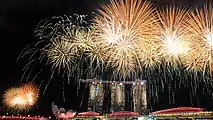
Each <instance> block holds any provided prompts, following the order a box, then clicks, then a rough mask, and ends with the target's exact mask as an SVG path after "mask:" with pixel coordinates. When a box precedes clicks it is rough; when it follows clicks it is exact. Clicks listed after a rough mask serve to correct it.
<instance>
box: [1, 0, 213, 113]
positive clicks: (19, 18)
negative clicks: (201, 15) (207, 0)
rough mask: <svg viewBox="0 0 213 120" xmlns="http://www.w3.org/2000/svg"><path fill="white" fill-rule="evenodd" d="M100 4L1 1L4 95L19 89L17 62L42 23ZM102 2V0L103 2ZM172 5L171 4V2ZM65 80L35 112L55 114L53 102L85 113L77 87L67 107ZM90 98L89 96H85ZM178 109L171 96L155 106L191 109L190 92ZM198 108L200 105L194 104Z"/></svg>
mask: <svg viewBox="0 0 213 120" xmlns="http://www.w3.org/2000/svg"><path fill="white" fill-rule="evenodd" d="M97 1H98V0H1V1H0V36H1V37H0V41H1V44H0V45H1V47H0V49H1V62H0V63H1V68H0V69H1V80H0V85H1V86H0V95H2V93H3V91H4V90H5V89H7V88H9V87H11V86H14V85H19V83H20V79H21V75H22V73H23V71H21V69H22V68H23V65H24V64H26V61H19V62H16V60H17V57H18V56H19V54H20V53H21V51H22V50H23V48H24V47H25V46H26V45H28V44H30V43H32V42H33V41H35V39H34V29H35V28H36V26H37V24H38V23H39V21H40V20H43V19H44V18H50V17H52V16H59V15H72V14H73V13H91V12H93V11H95V9H96V8H97V7H98V3H97ZM99 1H101V0H99ZM153 1H156V2H157V3H160V4H161V2H159V1H164V3H166V4H168V3H171V0H153ZM169 1H170V2H169ZM173 2H174V3H176V4H183V5H190V6H192V5H195V4H196V5H198V6H200V5H201V3H202V0H173ZM60 82H61V80H54V81H53V82H51V83H50V85H49V88H48V90H47V92H46V94H45V95H41V98H40V99H39V103H38V105H37V107H36V108H35V111H38V112H37V113H39V114H43V115H48V114H49V115H50V114H51V102H52V101H55V102H56V104H58V105H59V106H61V107H66V108H67V109H68V108H70V109H74V110H77V111H79V110H82V109H83V108H79V106H80V102H79V101H81V98H82V97H76V85H75V84H70V85H66V86H65V92H66V98H67V100H66V103H63V100H62V92H61V88H62V87H61V83H60ZM85 97H86V96H85ZM198 98H199V99H200V104H199V106H200V107H204V108H208V109H209V108H213V101H212V100H211V98H210V97H209V96H207V95H203V94H200V96H198ZM176 102H177V104H176V105H169V104H168V96H167V95H166V94H165V93H162V94H161V97H160V103H156V104H153V105H154V106H153V107H154V109H155V110H159V109H162V108H169V107H174V106H190V105H191V104H190V100H189V97H188V91H187V89H181V90H179V91H178V92H177V98H176ZM194 105H195V106H198V104H194Z"/></svg>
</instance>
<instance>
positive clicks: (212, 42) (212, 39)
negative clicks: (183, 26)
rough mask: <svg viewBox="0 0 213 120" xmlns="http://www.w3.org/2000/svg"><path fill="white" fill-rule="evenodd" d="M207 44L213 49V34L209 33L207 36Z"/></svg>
mask: <svg viewBox="0 0 213 120" xmlns="http://www.w3.org/2000/svg"><path fill="white" fill-rule="evenodd" d="M206 40H207V44H208V45H210V46H211V47H213V33H209V34H207V35H206Z"/></svg>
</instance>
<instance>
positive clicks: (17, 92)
mask: <svg viewBox="0 0 213 120" xmlns="http://www.w3.org/2000/svg"><path fill="white" fill-rule="evenodd" d="M38 97H39V90H38V88H37V87H36V86H35V85H34V84H32V83H28V84H24V85H22V86H21V87H18V88H10V89H8V90H7V91H6V92H5V93H4V95H3V103H4V105H5V106H6V107H8V108H9V109H11V110H13V111H16V112H19V111H27V110H29V109H30V108H32V107H33V106H34V104H35V103H36V102H37V100H38Z"/></svg>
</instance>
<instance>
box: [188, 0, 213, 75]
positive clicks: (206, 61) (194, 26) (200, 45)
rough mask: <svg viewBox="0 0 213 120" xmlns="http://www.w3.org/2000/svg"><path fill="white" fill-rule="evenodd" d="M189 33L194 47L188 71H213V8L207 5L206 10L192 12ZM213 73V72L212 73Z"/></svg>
mask: <svg viewBox="0 0 213 120" xmlns="http://www.w3.org/2000/svg"><path fill="white" fill-rule="evenodd" d="M189 19H190V20H189V21H188V25H189V26H188V29H187V30H188V31H189V32H190V34H192V35H193V37H192V39H191V41H192V43H193V47H192V49H191V50H190V53H189V55H188V57H187V64H186V66H187V69H191V70H205V69H206V68H209V70H210V71H212V60H213V59H212V57H213V54H212V50H213V46H212V45H213V8H212V4H211V3H209V4H208V3H207V4H206V5H205V6H204V8H196V9H195V11H193V12H191V14H190V16H189ZM210 73H211V72H210Z"/></svg>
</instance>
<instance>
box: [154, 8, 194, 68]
mask: <svg viewBox="0 0 213 120" xmlns="http://www.w3.org/2000/svg"><path fill="white" fill-rule="evenodd" d="M188 13H189V10H187V9H186V8H181V7H173V6H170V7H167V8H166V9H162V10H160V11H158V12H157V14H158V19H159V22H158V29H157V31H158V35H157V36H156V39H158V40H159V42H158V43H156V44H158V45H159V46H160V50H159V52H160V54H161V57H162V59H163V60H164V61H166V62H169V63H171V64H173V65H175V64H176V63H180V61H178V60H180V58H184V56H186V55H187V53H188V51H189V49H190V46H189V39H191V35H190V34H188V33H187V31H186V29H185V27H186V21H187V19H186V18H187V16H188Z"/></svg>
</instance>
